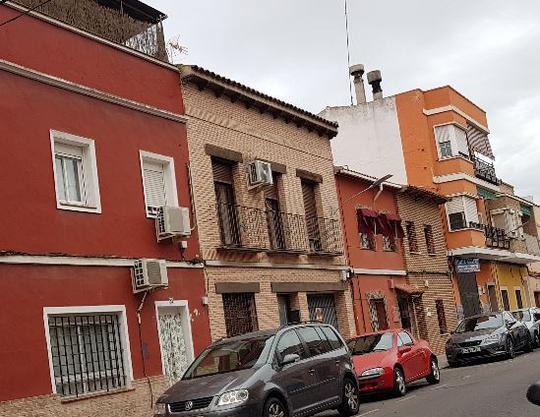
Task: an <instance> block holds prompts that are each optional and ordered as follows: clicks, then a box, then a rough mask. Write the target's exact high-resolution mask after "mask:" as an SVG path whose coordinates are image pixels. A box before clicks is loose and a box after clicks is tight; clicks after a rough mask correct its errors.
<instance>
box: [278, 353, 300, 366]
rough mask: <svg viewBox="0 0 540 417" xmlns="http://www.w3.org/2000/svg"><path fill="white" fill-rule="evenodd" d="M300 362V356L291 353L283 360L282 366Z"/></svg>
mask: <svg viewBox="0 0 540 417" xmlns="http://www.w3.org/2000/svg"><path fill="white" fill-rule="evenodd" d="M299 360H300V355H298V354H296V353H289V354H287V355H285V356H284V357H283V359H282V360H281V366H285V365H289V364H291V363H295V362H298V361H299Z"/></svg>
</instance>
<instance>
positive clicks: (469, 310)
mask: <svg viewBox="0 0 540 417" xmlns="http://www.w3.org/2000/svg"><path fill="white" fill-rule="evenodd" d="M457 284H458V289H459V295H460V297H461V304H462V305H463V315H464V316H465V317H470V316H475V315H477V314H481V313H482V309H481V308H480V296H479V295H478V284H477V282H476V274H475V273H467V274H460V273H458V274H457Z"/></svg>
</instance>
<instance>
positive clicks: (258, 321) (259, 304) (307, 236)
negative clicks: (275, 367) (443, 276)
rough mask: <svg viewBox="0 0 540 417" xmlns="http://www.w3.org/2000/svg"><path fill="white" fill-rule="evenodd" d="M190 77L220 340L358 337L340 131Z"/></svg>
mask: <svg viewBox="0 0 540 417" xmlns="http://www.w3.org/2000/svg"><path fill="white" fill-rule="evenodd" d="M180 70H181V74H182V84H183V92H184V101H185V106H186V114H187V115H188V116H189V118H190V120H189V122H188V140H189V151H190V160H191V162H190V174H191V179H192V187H193V195H194V204H195V212H196V221H197V230H198V234H199V238H200V245H201V255H202V258H203V259H204V261H205V264H206V267H205V273H206V289H207V293H208V302H209V314H210V324H211V333H212V339H214V340H215V339H219V338H221V337H224V336H228V335H234V334H239V333H245V332H248V331H250V330H256V329H268V328H274V327H277V326H279V324H280V323H286V322H288V321H294V320H298V319H301V320H309V319H317V318H323V319H324V320H325V321H327V322H330V323H332V324H334V325H336V326H337V327H338V328H339V330H340V331H341V333H342V334H343V335H344V336H346V337H347V336H349V335H350V334H352V333H354V320H353V315H352V302H351V296H350V290H349V288H348V286H347V285H346V284H345V282H344V277H345V271H346V266H345V263H344V258H343V256H342V254H343V247H342V240H341V226H340V222H339V217H338V216H337V212H338V208H337V207H338V201H337V196H336V188H335V182H334V172H333V161H332V153H331V149H330V139H331V138H332V137H333V136H335V134H336V133H337V126H336V125H335V124H334V123H330V122H328V121H326V120H324V119H322V118H320V117H317V116H315V115H312V114H309V113H307V112H305V111H303V110H301V109H298V108H295V107H293V106H291V105H289V104H287V103H284V102H281V101H279V100H276V99H273V98H271V97H268V96H265V95H263V94H261V93H258V92H256V91H254V90H252V89H250V88H248V87H246V86H243V85H241V84H239V83H236V82H234V81H231V80H228V79H226V78H224V77H221V76H219V75H217V74H214V73H212V72H210V71H207V70H204V69H202V68H198V67H188V66H183V67H182V68H181V69H180ZM254 164H262V165H265V166H266V167H267V169H268V171H267V177H266V178H265V184H263V185H259V186H255V185H254V184H253V181H252V180H250V178H249V175H250V173H251V174H254V173H253V172H251V171H250V170H251V169H255V167H254ZM270 170H271V173H270ZM269 178H271V179H272V180H271V181H270V180H269Z"/></svg>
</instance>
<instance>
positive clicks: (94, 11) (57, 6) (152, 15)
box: [17, 0, 167, 61]
mask: <svg viewBox="0 0 540 417" xmlns="http://www.w3.org/2000/svg"><path fill="white" fill-rule="evenodd" d="M17 3H20V4H22V5H23V6H25V7H28V8H33V7H37V9H36V11H37V12H40V13H43V14H45V15H47V16H50V17H52V18H54V19H57V20H60V21H61V22H64V23H67V24H68V25H70V26H74V27H76V28H79V29H82V30H84V31H87V32H90V33H93V34H94V35H97V36H99V37H101V38H104V39H107V40H109V41H111V42H114V43H117V44H120V45H125V46H127V47H130V48H132V49H135V50H137V51H139V52H142V53H144V54H147V55H150V56H152V57H154V58H157V59H160V60H162V61H167V52H166V47H165V40H164V35H163V27H162V23H161V21H162V20H163V19H164V18H165V17H166V16H165V15H163V14H162V13H161V12H159V11H158V10H155V9H153V8H152V7H150V6H147V5H144V4H140V3H139V2H134V1H131V2H130V1H125V2H124V4H122V2H112V1H107V0H55V1H52V2H48V3H46V4H44V5H42V6H40V4H41V3H43V1H42V0H17ZM38 6H39V7H38Z"/></svg>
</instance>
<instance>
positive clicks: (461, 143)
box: [435, 124, 469, 159]
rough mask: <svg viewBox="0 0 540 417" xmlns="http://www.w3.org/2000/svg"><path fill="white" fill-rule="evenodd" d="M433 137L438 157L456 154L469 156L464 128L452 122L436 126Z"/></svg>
mask: <svg viewBox="0 0 540 417" xmlns="http://www.w3.org/2000/svg"><path fill="white" fill-rule="evenodd" d="M435 138H436V140H437V148H438V151H439V158H440V159H443V158H449V157H452V156H458V155H461V156H464V157H465V158H469V145H468V142H467V133H466V131H465V130H464V129H462V128H460V127H458V126H457V125H454V124H448V125H442V126H436V127H435Z"/></svg>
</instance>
